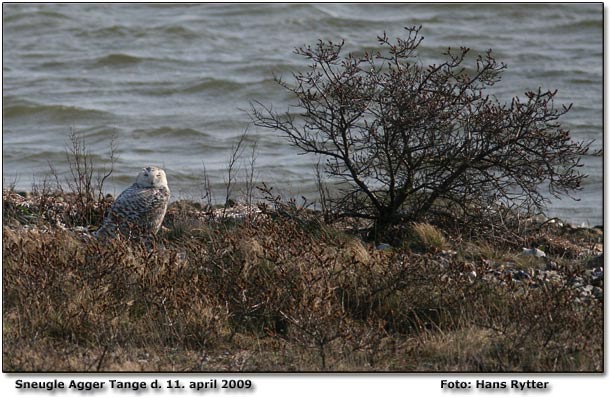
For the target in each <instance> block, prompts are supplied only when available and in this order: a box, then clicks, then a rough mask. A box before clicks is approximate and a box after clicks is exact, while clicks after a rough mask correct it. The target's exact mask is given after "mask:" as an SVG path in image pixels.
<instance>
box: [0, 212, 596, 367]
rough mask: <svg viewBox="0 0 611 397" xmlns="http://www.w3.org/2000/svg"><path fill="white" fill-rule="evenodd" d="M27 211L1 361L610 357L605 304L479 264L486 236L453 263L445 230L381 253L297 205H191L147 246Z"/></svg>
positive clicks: (483, 363) (7, 281)
mask: <svg viewBox="0 0 611 397" xmlns="http://www.w3.org/2000/svg"><path fill="white" fill-rule="evenodd" d="M6 205H7V203H5V208H6ZM11 208H13V207H11ZM193 210H195V209H193ZM5 214H6V213H5ZM19 214H20V212H19V211H18V210H17V208H13V211H12V212H10V213H9V219H7V220H6V225H5V226H4V227H3V237H2V243H3V266H4V269H3V270H4V278H3V291H4V302H3V320H4V328H3V338H4V350H3V365H4V367H3V370H4V371H140V370H143V371H248V372H252V371H443V372H448V371H602V363H603V349H602V341H603V333H602V324H603V322H602V321H603V316H602V302H600V301H597V300H593V301H591V302H589V303H580V304H575V303H574V299H575V298H576V294H577V293H576V292H575V291H574V290H573V289H571V288H569V287H568V286H562V285H559V286H555V287H554V286H545V287H541V288H536V289H530V288H528V287H525V286H520V285H517V284H507V285H504V284H501V283H492V282H490V281H489V280H485V279H483V278H482V277H477V278H475V279H473V278H470V277H468V272H467V270H470V269H472V268H473V269H475V270H476V271H477V274H484V273H485V271H486V265H485V263H484V262H483V261H482V259H481V257H482V255H485V249H482V250H481V252H479V254H478V256H479V259H478V258H477V257H472V258H469V259H468V260H469V263H468V264H467V262H466V260H463V259H460V258H461V255H457V256H456V257H451V258H449V259H447V260H446V261H447V263H446V264H445V265H444V266H442V265H441V262H440V257H439V256H438V255H437V254H436V252H437V251H438V250H440V249H441V248H445V247H448V246H449V245H450V243H448V241H447V240H446V239H445V238H444V237H443V234H441V232H440V231H439V230H429V228H428V227H427V228H426V230H424V231H423V233H422V234H423V235H424V236H426V245H427V246H428V247H429V248H430V249H428V250H425V251H424V252H423V251H422V250H416V251H412V250H411V249H410V248H409V247H410V244H405V245H404V247H403V248H396V249H393V250H391V251H390V252H382V251H376V250H375V249H373V248H372V246H370V245H368V244H366V243H364V242H362V241H361V240H360V239H358V238H356V237H354V236H351V235H348V234H346V233H344V232H340V231H338V230H332V227H330V226H325V225H320V224H317V223H316V222H310V221H308V222H302V221H300V220H299V219H296V218H295V217H289V218H283V217H277V218H272V217H268V216H261V217H259V218H257V219H254V220H249V221H248V222H243V223H240V222H237V223H236V222H232V223H229V222H220V223H219V222H217V223H215V222H208V221H206V219H203V218H202V219H198V218H196V217H193V216H192V214H190V213H189V209H184V208H183V209H181V210H180V211H174V212H172V211H170V214H171V215H170V216H169V217H168V219H167V220H166V224H165V226H166V227H167V229H166V231H165V232H163V233H162V235H161V236H159V243H160V244H159V245H158V247H156V248H154V249H148V248H147V247H145V246H141V245H139V244H137V243H127V242H122V241H113V242H110V243H100V242H98V241H96V240H94V239H91V238H90V237H89V236H87V234H86V233H82V232H77V231H73V230H62V229H60V228H57V227H54V226H53V225H48V224H45V222H43V221H37V222H36V225H37V226H36V227H30V226H28V227H27V228H26V227H24V226H23V224H24V223H27V222H24V220H23V219H21V218H19V219H17V216H18V215H19ZM10 217H12V218H10ZM9 225H10V227H9ZM42 225H46V227H44V228H43V227H41V226H42ZM174 225H177V226H176V228H174ZM424 241H425V239H424V238H420V240H417V241H415V242H414V243H415V244H425V242H424ZM454 248H456V247H454ZM567 271H568V270H567ZM571 271H572V272H573V271H575V270H571ZM576 274H577V273H576Z"/></svg>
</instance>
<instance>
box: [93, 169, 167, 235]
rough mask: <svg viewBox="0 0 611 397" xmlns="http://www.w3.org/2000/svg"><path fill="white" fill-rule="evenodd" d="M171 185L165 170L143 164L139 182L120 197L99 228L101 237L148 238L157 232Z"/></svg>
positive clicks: (137, 179)
mask: <svg viewBox="0 0 611 397" xmlns="http://www.w3.org/2000/svg"><path fill="white" fill-rule="evenodd" d="M169 199H170V189H169V188H168V182H167V179H166V175H165V171H164V170H162V169H161V168H157V167H147V168H143V169H142V171H141V172H140V174H138V177H137V178H136V182H135V183H134V184H133V185H131V186H130V187H129V188H127V189H125V190H124V191H123V193H121V194H120V195H119V197H117V199H116V200H115V202H114V203H113V204H112V206H111V208H110V210H109V211H108V213H107V214H106V216H105V217H104V221H103V222H102V225H101V226H100V228H99V229H98V231H97V232H96V236H97V237H102V238H108V237H115V236H117V234H118V233H121V234H122V235H123V236H125V237H127V238H141V237H142V238H148V237H152V236H153V235H155V234H156V233H157V232H158V231H159V228H160V227H161V223H162V222H163V217H164V216H165V212H166V210H167V208H168V202H169Z"/></svg>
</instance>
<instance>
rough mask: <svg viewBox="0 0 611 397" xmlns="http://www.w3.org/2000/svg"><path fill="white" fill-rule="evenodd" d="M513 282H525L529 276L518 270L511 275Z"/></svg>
mask: <svg viewBox="0 0 611 397" xmlns="http://www.w3.org/2000/svg"><path fill="white" fill-rule="evenodd" d="M512 277H513V278H514V280H527V279H529V278H530V274H528V273H526V272H525V271H524V270H518V271H516V272H514V273H513V274H512Z"/></svg>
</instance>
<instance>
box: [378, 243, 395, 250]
mask: <svg viewBox="0 0 611 397" xmlns="http://www.w3.org/2000/svg"><path fill="white" fill-rule="evenodd" d="M391 248H392V247H391V246H390V244H386V243H381V244H378V246H377V247H376V249H377V250H378V251H386V250H388V249H391Z"/></svg>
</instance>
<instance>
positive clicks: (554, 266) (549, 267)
mask: <svg viewBox="0 0 611 397" xmlns="http://www.w3.org/2000/svg"><path fill="white" fill-rule="evenodd" d="M545 270H558V264H557V263H556V262H548V263H546V264H545Z"/></svg>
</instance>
